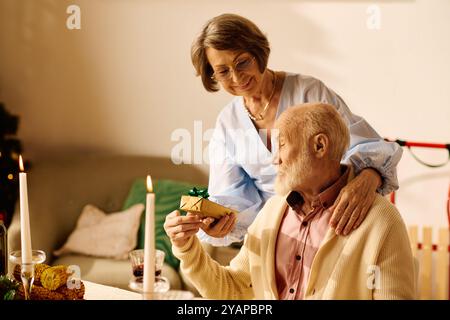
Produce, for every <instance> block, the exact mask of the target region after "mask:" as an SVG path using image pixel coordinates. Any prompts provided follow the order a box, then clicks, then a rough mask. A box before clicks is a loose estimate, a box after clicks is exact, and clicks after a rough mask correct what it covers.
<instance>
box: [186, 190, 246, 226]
mask: <svg viewBox="0 0 450 320" xmlns="http://www.w3.org/2000/svg"><path fill="white" fill-rule="evenodd" d="M208 196H209V195H208V192H207V191H206V189H200V190H199V189H196V188H193V189H192V190H191V191H189V195H188V196H181V201H180V209H181V210H183V211H189V212H196V213H200V214H201V215H203V216H208V217H213V218H216V219H220V218H221V217H222V216H224V215H226V214H231V213H234V214H237V213H238V212H237V211H236V210H233V209H230V208H227V207H224V206H222V205H220V204H218V203H215V202H212V201H210V200H208V199H207V198H208Z"/></svg>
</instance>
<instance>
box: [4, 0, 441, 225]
mask: <svg viewBox="0 0 450 320" xmlns="http://www.w3.org/2000/svg"><path fill="white" fill-rule="evenodd" d="M70 4H77V5H79V6H80V8H81V30H68V29H67V28H66V25H65V23H66V19H67V17H68V14H67V13H66V8H67V6H68V5H70ZM372 4H377V5H378V6H379V8H380V9H381V29H380V30H370V29H368V27H367V25H366V23H367V20H368V19H369V18H370V17H369V14H368V13H367V10H368V8H369V6H370V5H372ZM223 12H234V13H239V14H241V15H244V16H247V17H248V18H250V19H252V20H253V21H254V22H256V23H257V24H258V25H259V26H260V28H261V29H262V30H263V31H264V32H266V33H267V35H268V37H269V40H270V41H271V45H272V55H271V59H270V66H271V67H273V68H275V69H279V70H287V71H292V72H301V73H305V74H310V75H314V76H316V77H318V78H320V79H321V80H323V81H324V82H325V83H326V84H328V85H329V86H330V87H331V88H333V89H334V90H335V91H336V92H338V93H339V94H340V95H341V96H342V97H343V98H344V99H345V101H346V102H347V104H348V105H349V106H350V108H351V109H352V111H353V112H355V113H357V114H359V115H362V116H364V117H365V118H366V119H367V120H368V121H369V122H370V123H371V124H372V125H373V126H374V127H375V128H376V129H377V130H378V132H379V133H380V134H381V135H382V136H385V137H391V138H396V137H399V138H404V139H410V140H418V141H430V142H433V141H435V142H449V143H450V128H449V123H450V62H449V57H450V1H448V0H417V1H413V0H398V1H394V0H392V1H339V0H336V1H331V0H330V1H294V0H276V1H275V0H273V1H257V0H239V1H237V0H235V1H206V0H205V1H200V0H195V1H181V0H180V1H177V0H172V1H163V0H160V1H156V0H146V1H144V0H134V1H130V0H110V1H106V0H84V1H81V0H72V1H65V0H47V1H45V0H22V1H16V0H0V46H1V48H2V49H1V50H0V99H1V100H3V101H4V102H5V103H6V106H7V107H8V108H9V109H10V110H11V111H13V112H14V113H16V114H18V115H20V116H21V127H20V132H19V136H20V138H21V139H22V140H23V143H24V146H25V148H26V150H25V151H26V152H25V156H26V157H28V158H30V159H31V160H33V159H38V158H41V159H42V158H46V157H51V156H54V155H58V154H72V153H78V152H92V153H102V152H119V153H134V154H149V155H159V156H170V153H171V149H172V147H173V146H174V145H175V142H172V141H171V139H170V136H171V133H172V132H173V131H174V130H175V129H177V128H187V129H189V130H190V131H193V126H194V124H193V122H194V120H202V121H203V129H204V130H205V129H207V128H211V127H212V126H213V125H214V120H215V117H216V115H217V113H218V112H219V110H220V109H221V108H222V107H223V106H224V105H225V104H226V103H227V101H228V100H229V98H230V97H229V96H228V95H227V94H225V93H223V92H221V93H216V94H209V93H207V92H206V91H204V90H203V88H202V86H201V83H200V81H199V79H197V78H195V76H194V70H193V68H192V66H191V63H190V56H189V49H190V44H191V42H192V40H193V38H194V37H195V35H196V34H197V33H198V32H199V31H200V28H201V26H202V25H203V24H204V22H205V21H206V20H207V19H209V18H210V17H212V16H214V15H217V14H220V13H223ZM205 146H206V144H205ZM419 151H420V152H421V155H422V156H423V157H424V158H425V159H427V160H429V161H431V162H439V161H440V160H445V158H446V154H445V152H444V151H439V152H431V151H424V150H419ZM203 167H204V168H205V169H206V167H205V166H203ZM449 173H450V166H449V165H447V166H446V167H445V168H442V169H438V170H430V169H426V168H424V167H422V166H420V165H419V164H417V163H416V162H414V161H413V160H412V159H411V157H410V156H409V154H408V153H407V152H405V154H404V157H403V159H402V161H401V164H400V166H399V177H400V183H401V187H402V189H401V191H400V192H399V194H398V205H399V208H400V209H401V211H402V213H403V215H404V216H405V219H406V220H407V222H408V223H419V224H431V225H445V224H446V219H445V209H444V205H445V201H446V195H447V188H448V185H449V182H450V175H449Z"/></svg>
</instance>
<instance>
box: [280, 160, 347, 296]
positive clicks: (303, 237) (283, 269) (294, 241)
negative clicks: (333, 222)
mask: <svg viewBox="0 0 450 320" xmlns="http://www.w3.org/2000/svg"><path fill="white" fill-rule="evenodd" d="M348 174H349V168H348V167H346V169H345V172H344V173H343V174H342V175H341V177H340V178H339V179H338V180H337V181H336V182H335V183H334V184H333V185H331V186H330V187H328V188H327V189H326V190H324V191H323V192H321V193H320V194H319V195H318V196H317V197H316V198H315V199H314V200H313V202H312V203H311V205H312V208H313V209H312V210H311V212H308V213H307V214H304V213H303V212H302V211H301V210H300V209H299V208H300V207H301V204H302V203H303V197H302V196H301V194H299V193H298V192H295V191H294V192H291V194H290V195H289V196H288V198H287V201H288V203H289V206H288V207H287V208H286V211H285V213H284V216H283V218H282V221H281V224H280V229H279V232H278V237H277V243H276V247H275V280H276V283H277V289H278V297H279V299H280V300H296V299H297V300H300V299H303V298H304V294H305V290H306V285H307V283H308V278H309V273H310V268H311V265H312V262H313V260H314V256H315V255H316V252H317V250H318V249H319V247H320V244H321V242H322V240H323V239H324V237H325V234H326V232H327V230H328V225H329V221H330V218H331V212H330V211H329V210H326V209H327V208H329V207H330V206H331V205H333V203H334V201H335V200H336V198H337V196H338V195H339V192H340V191H341V189H342V188H343V187H344V186H345V185H346V184H347V178H348ZM294 193H295V194H294ZM291 206H292V207H294V208H295V209H296V210H297V211H295V210H294V209H293V208H292V207H291Z"/></svg>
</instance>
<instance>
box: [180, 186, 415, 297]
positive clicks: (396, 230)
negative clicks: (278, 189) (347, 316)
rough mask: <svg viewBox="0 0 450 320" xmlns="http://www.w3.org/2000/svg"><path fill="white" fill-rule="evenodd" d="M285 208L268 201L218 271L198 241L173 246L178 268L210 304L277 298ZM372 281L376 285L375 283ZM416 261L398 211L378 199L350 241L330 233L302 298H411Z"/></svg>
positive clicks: (278, 201) (276, 201) (279, 202)
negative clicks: (237, 248)
mask: <svg viewBox="0 0 450 320" xmlns="http://www.w3.org/2000/svg"><path fill="white" fill-rule="evenodd" d="M286 206H287V203H286V199H285V197H280V196H274V197H272V198H270V199H269V200H268V201H267V203H266V205H265V206H264V208H263V209H262V210H261V211H260V212H259V214H258V215H257V218H256V219H255V221H254V222H253V224H252V225H251V226H250V227H249V229H248V234H247V236H246V238H245V241H244V245H243V246H242V248H241V250H240V252H239V253H238V255H237V256H236V257H235V258H234V259H233V260H232V261H231V262H230V265H229V266H227V267H223V266H220V265H219V264H218V263H217V262H216V261H214V260H213V259H212V258H211V257H210V256H209V255H208V254H207V253H206V252H205V251H204V249H203V247H202V245H201V243H200V241H199V240H198V238H197V237H192V238H191V239H189V241H188V242H187V243H186V245H184V246H183V247H182V248H177V247H175V246H172V250H173V252H174V254H175V255H176V256H177V257H178V258H179V259H180V260H181V265H180V268H181V270H182V272H184V274H185V275H186V276H187V278H188V279H189V280H190V281H191V282H192V283H193V284H194V286H195V287H196V288H197V289H198V291H199V292H200V294H201V295H202V296H203V297H205V298H210V299H278V292H277V286H276V283H275V270H274V266H275V243H276V240H277V234H278V230H279V227H280V222H281V219H282V217H283V213H284V211H285V209H286ZM373 280H375V282H373ZM415 286H416V282H415V276H414V261H413V257H412V253H411V248H410V244H409V240H408V234H407V232H406V228H405V224H404V222H403V220H402V218H401V216H400V214H399V212H398V211H397V209H396V208H395V207H394V206H393V205H392V204H391V203H390V202H389V201H388V200H386V199H385V198H383V197H382V196H380V195H377V197H376V199H375V201H374V204H373V205H372V207H371V209H370V211H369V213H368V215H367V217H366V218H365V220H364V222H363V223H362V224H361V225H360V226H359V228H357V229H356V230H354V231H353V232H351V233H350V234H349V235H348V236H337V235H336V234H335V232H334V230H333V229H331V228H329V229H328V231H327V233H326V235H325V238H324V240H323V241H322V244H321V245H320V248H319V249H318V251H317V253H316V256H315V257H314V260H313V263H312V266H311V272H310V276H309V279H308V284H307V289H306V294H305V299H365V300H368V299H414V298H415Z"/></svg>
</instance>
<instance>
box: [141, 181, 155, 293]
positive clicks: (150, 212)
mask: <svg viewBox="0 0 450 320" xmlns="http://www.w3.org/2000/svg"><path fill="white" fill-rule="evenodd" d="M154 284H155V194H154V193H153V185H152V178H151V177H150V176H147V201H146V208H145V244H144V283H143V286H144V287H143V291H144V294H145V293H147V294H150V293H152V292H153V291H154Z"/></svg>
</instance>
